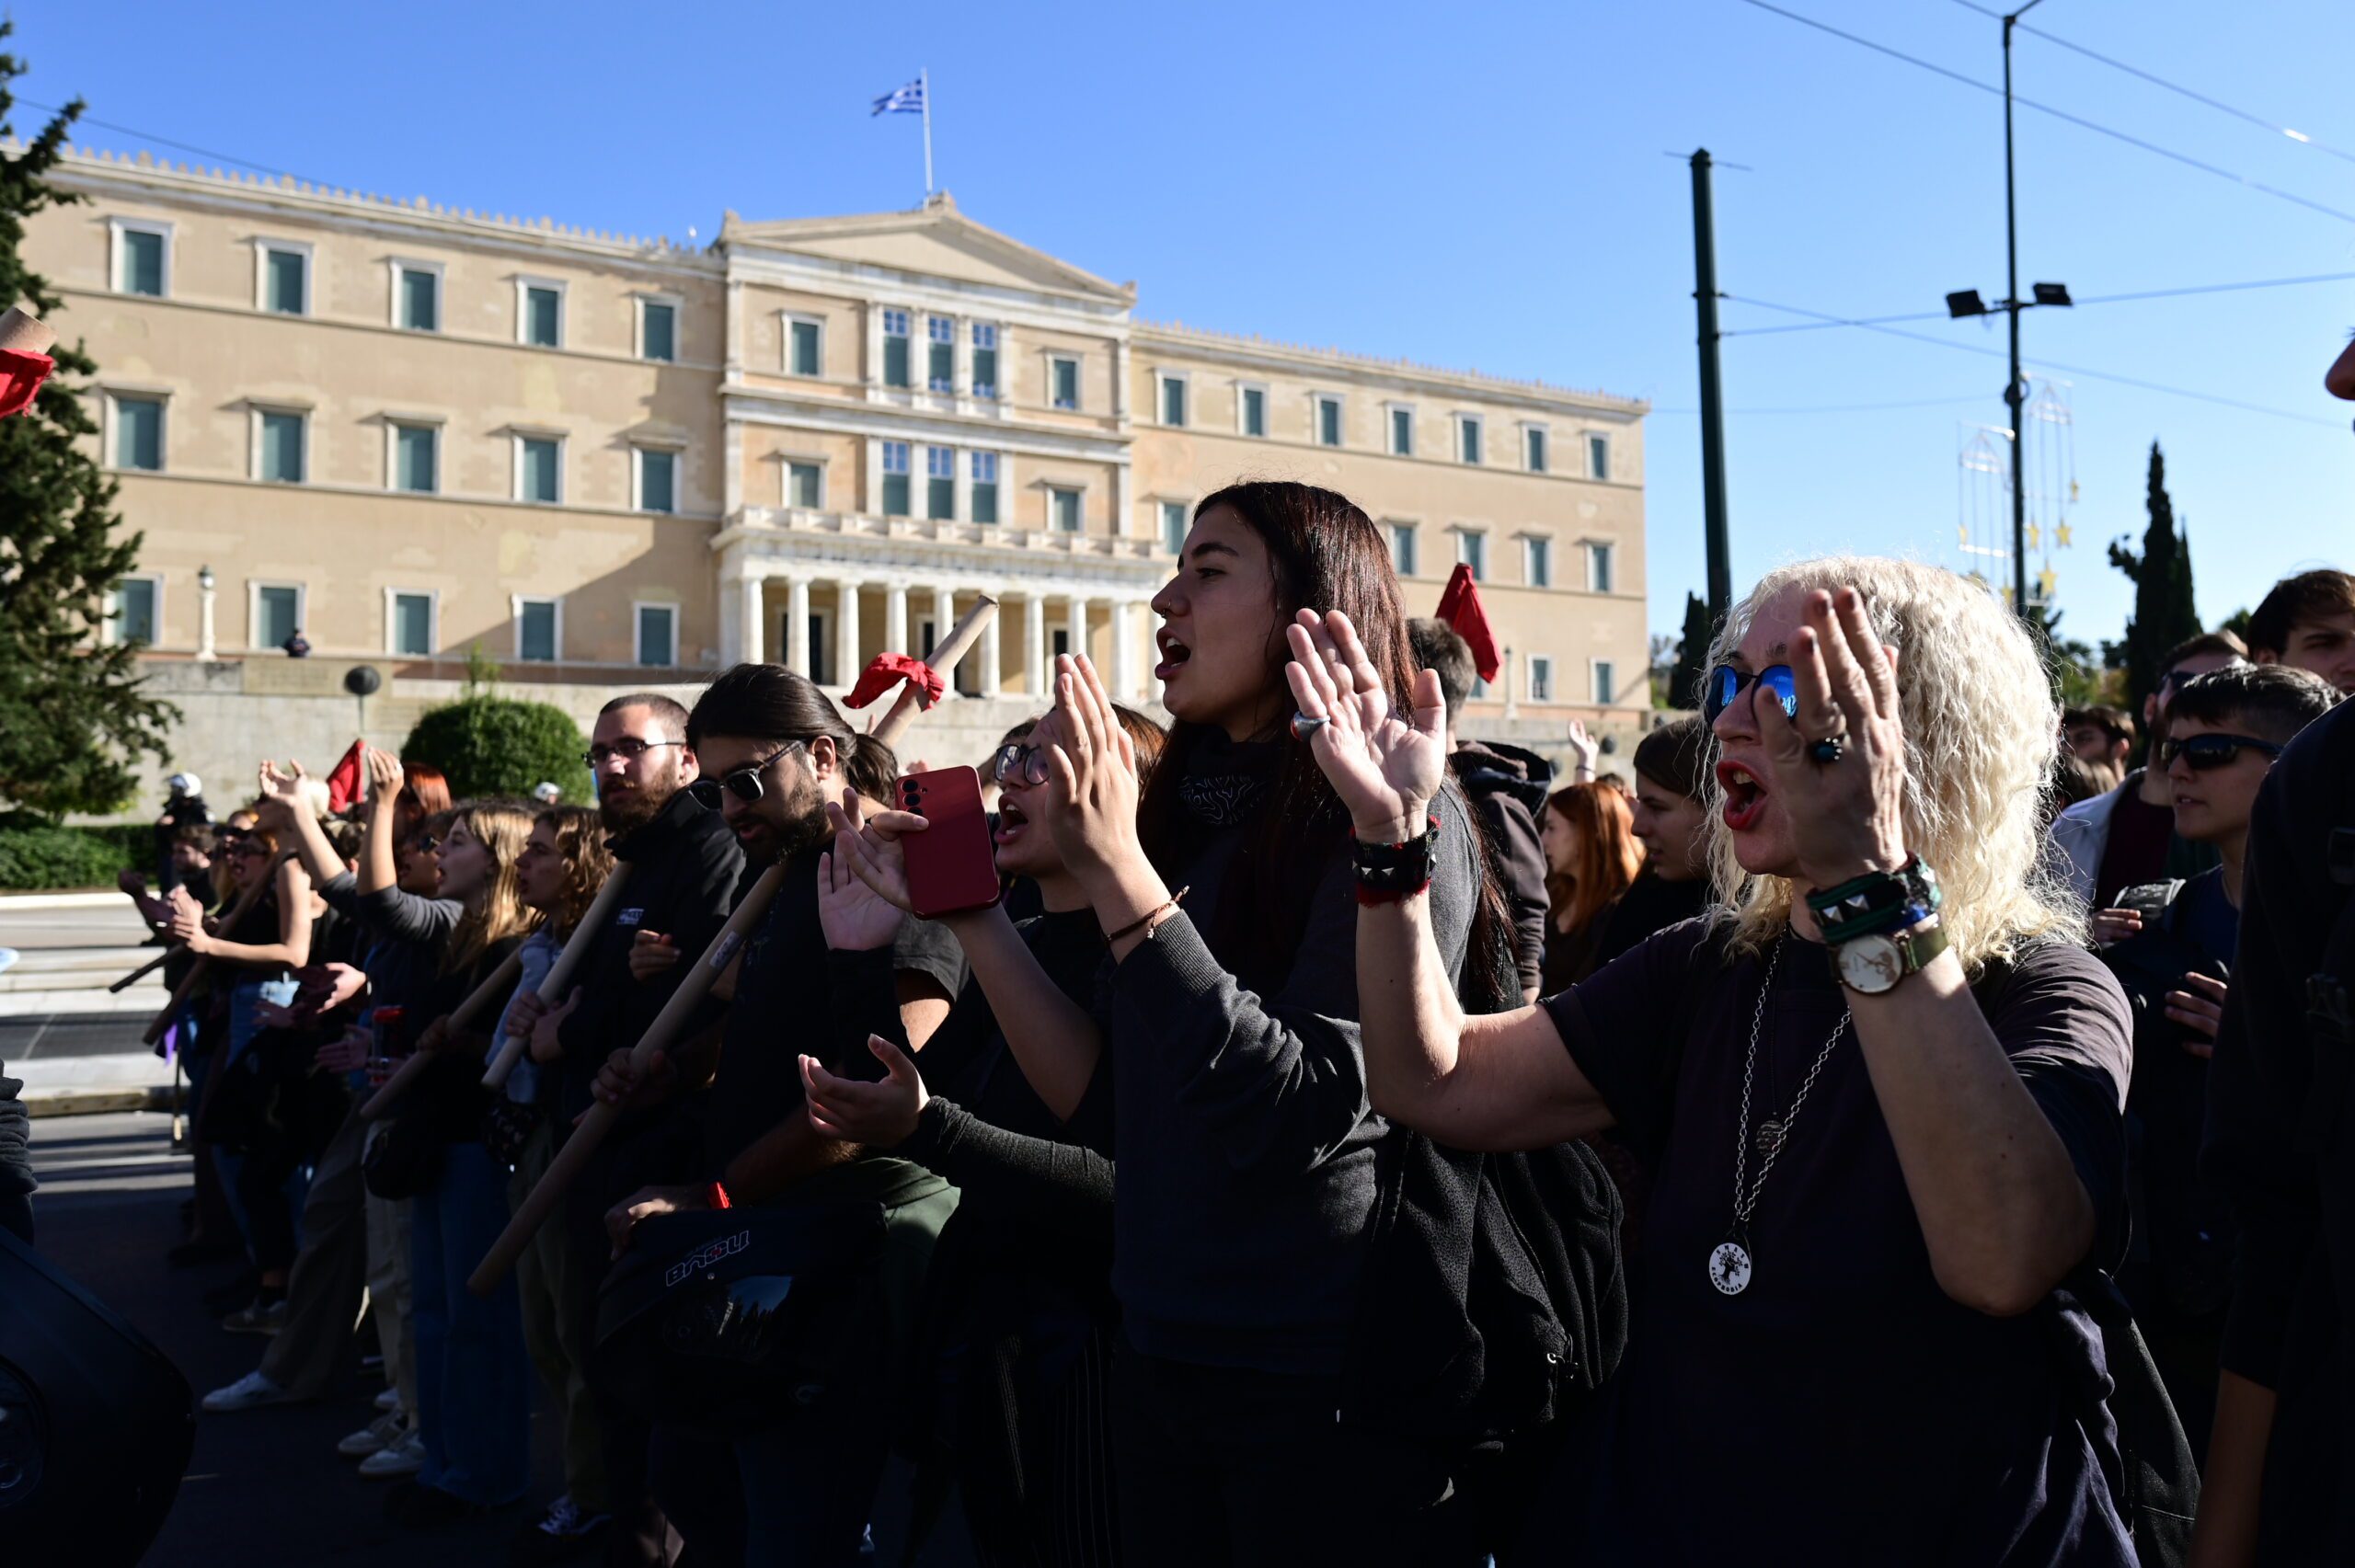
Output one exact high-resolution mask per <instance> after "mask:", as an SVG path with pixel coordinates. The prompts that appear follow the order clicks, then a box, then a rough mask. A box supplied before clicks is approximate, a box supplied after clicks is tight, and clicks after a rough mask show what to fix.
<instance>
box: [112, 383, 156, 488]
mask: <svg viewBox="0 0 2355 1568" xmlns="http://www.w3.org/2000/svg"><path fill="white" fill-rule="evenodd" d="M114 465H115V466H116V467H117V468H135V469H138V470H139V471H140V472H142V473H145V474H160V473H162V472H163V469H164V400H163V399H162V398H160V397H118V398H116V399H115V400H114Z"/></svg>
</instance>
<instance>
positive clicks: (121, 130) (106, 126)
mask: <svg viewBox="0 0 2355 1568" xmlns="http://www.w3.org/2000/svg"><path fill="white" fill-rule="evenodd" d="M12 101H13V102H14V103H16V104H17V105H20V106H21V107H23V108H25V109H39V110H40V111H41V113H43V114H63V113H64V112H65V110H64V109H61V108H59V107H58V106H57V105H55V104H48V103H35V102H34V101H33V100H32V99H30V98H27V97H17V98H13V100H12ZM75 122H76V123H77V124H82V125H88V126H93V127H95V128H97V129H98V130H100V131H112V132H117V133H118V134H121V135H124V136H136V137H138V138H139V139H140V140H141V141H143V142H153V143H155V144H156V145H157V146H159V147H169V148H171V149H172V150H173V151H175V152H180V153H194V154H195V155H197V156H198V157H200V158H213V159H215V160H217V161H218V162H221V163H224V164H234V165H236V166H237V167H239V168H241V169H253V170H255V171H256V172H258V173H260V174H282V175H285V176H287V177H289V178H291V179H301V178H302V176H301V175H298V174H295V173H294V172H293V170H292V169H283V168H280V167H279V166H277V165H275V164H258V163H256V162H254V161H253V160H252V159H251V158H240V157H237V156H236V155H232V154H229V153H216V152H214V151H213V150H212V149H211V148H209V147H199V146H196V145H194V144H193V143H188V142H175V141H173V140H172V139H171V138H170V137H169V136H158V135H156V134H155V132H152V131H141V130H138V129H137V128H135V127H133V126H129V125H118V124H116V123H115V122H114V121H112V120H99V119H97V118H96V117H94V116H92V115H91V114H90V113H89V112H88V111H87V110H85V111H84V112H83V113H81V114H79V115H76V116H75ZM310 183H312V184H315V185H316V184H322V183H324V182H323V181H318V180H313V181H311V182H310Z"/></svg>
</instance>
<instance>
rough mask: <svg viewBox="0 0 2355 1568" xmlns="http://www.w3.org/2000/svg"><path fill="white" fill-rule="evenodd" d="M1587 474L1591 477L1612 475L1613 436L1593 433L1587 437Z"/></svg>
mask: <svg viewBox="0 0 2355 1568" xmlns="http://www.w3.org/2000/svg"><path fill="white" fill-rule="evenodd" d="M1586 476H1587V477H1588V478H1590V479H1608V478H1610V477H1611V438H1610V437H1609V436H1606V435H1601V434H1594V433H1591V434H1589V435H1588V437H1587V438H1586Z"/></svg>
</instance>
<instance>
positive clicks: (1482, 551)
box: [1455, 528, 1488, 582]
mask: <svg viewBox="0 0 2355 1568" xmlns="http://www.w3.org/2000/svg"><path fill="white" fill-rule="evenodd" d="M1455 559H1456V561H1457V562H1458V563H1459V564H1461V565H1463V566H1466V567H1471V568H1472V580H1473V581H1474V582H1486V581H1488V535H1487V534H1485V533H1479V532H1474V531H1473V530H1471V529H1469V528H1459V529H1457V530H1456V531H1455Z"/></svg>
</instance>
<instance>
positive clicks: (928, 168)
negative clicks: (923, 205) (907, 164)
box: [916, 65, 932, 200]
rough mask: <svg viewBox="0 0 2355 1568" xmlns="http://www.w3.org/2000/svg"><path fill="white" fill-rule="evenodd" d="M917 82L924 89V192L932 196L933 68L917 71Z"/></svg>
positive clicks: (924, 67) (926, 67) (925, 67)
mask: <svg viewBox="0 0 2355 1568" xmlns="http://www.w3.org/2000/svg"><path fill="white" fill-rule="evenodd" d="M916 82H917V85H918V86H921V87H922V88H923V89H924V193H925V198H926V200H929V199H930V198H931V196H932V68H931V67H930V66H928V65H927V66H923V67H920V68H918V70H917V72H916Z"/></svg>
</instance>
